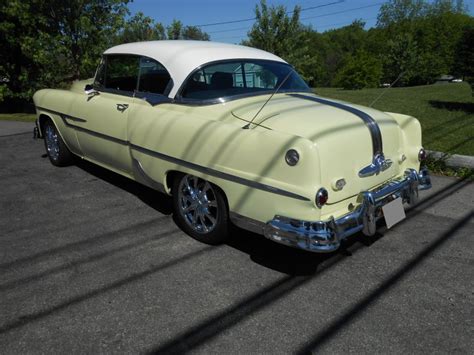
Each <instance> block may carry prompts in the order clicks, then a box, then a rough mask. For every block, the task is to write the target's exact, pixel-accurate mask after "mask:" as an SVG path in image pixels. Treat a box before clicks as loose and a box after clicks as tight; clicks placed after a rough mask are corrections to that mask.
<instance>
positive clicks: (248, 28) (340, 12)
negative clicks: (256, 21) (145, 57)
mask: <svg viewBox="0 0 474 355" xmlns="http://www.w3.org/2000/svg"><path fill="white" fill-rule="evenodd" d="M383 4H384V2H379V3H376V4H372V5H366V6H360V7H354V8H352V9H347V10H341V11H336V12H330V13H326V14H321V15H316V16H309V17H304V18H301V19H300V21H304V20H309V19H314V18H321V17H326V16H333V15H339V14H342V13H347V12H352V11H357V10H363V9H367V8H371V7H376V6H380V5H383ZM306 9H309V8H306ZM290 12H293V11H290ZM334 25H335V24H334ZM330 26H331V25H330ZM316 27H318V26H316ZM324 27H326V26H324ZM250 28H251V27H249V26H246V27H238V28H231V29H227V30H218V31H210V32H207V33H209V34H212V33H224V32H234V31H241V30H250ZM226 38H237V36H233V37H226Z"/></svg>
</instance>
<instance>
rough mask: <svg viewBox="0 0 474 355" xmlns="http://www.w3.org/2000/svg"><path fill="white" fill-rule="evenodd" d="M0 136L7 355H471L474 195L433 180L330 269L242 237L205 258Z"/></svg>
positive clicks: (111, 193)
mask: <svg viewBox="0 0 474 355" xmlns="http://www.w3.org/2000/svg"><path fill="white" fill-rule="evenodd" d="M2 127H3V126H2V124H1V123H0V167H1V168H0V178H1V184H2V187H1V190H0V352H1V353H4V354H13V353H47V354H52V353H109V352H116V353H117V352H118V353H123V352H127V353H138V352H145V353H146V352H156V353H173V352H178V353H182V352H186V351H189V352H193V353H293V352H299V353H308V352H311V351H318V352H322V353H348V352H352V353H367V352H370V353H432V352H436V353H466V354H467V353H471V354H472V353H473V352H474V238H473V236H474V218H473V206H474V201H473V199H474V185H473V184H472V183H469V182H467V181H462V180H457V179H451V178H445V177H434V178H433V184H434V188H433V189H432V190H430V191H427V192H424V193H423V194H422V198H423V199H422V200H421V202H420V204H419V205H418V207H416V208H412V209H410V210H409V211H408V212H407V216H408V218H407V220H405V221H404V222H402V223H401V224H399V225H397V226H395V227H393V228H392V229H391V230H389V231H386V230H381V231H380V233H379V234H377V235H376V236H375V237H373V238H367V237H363V236H362V235H357V236H355V237H354V238H351V239H350V240H349V241H348V242H347V244H346V245H345V247H344V248H343V249H342V250H341V251H340V252H337V253H334V254H330V255H319V254H310V253H305V252H301V251H298V250H294V249H290V248H287V247H284V246H280V245H277V244H274V243H272V242H270V241H267V240H265V239H264V238H263V237H260V236H258V235H255V234H252V233H248V232H245V231H242V230H237V229H236V230H235V231H234V233H233V234H234V235H233V237H232V239H231V241H230V242H229V243H228V244H224V245H222V246H219V247H210V246H207V245H203V244H200V243H198V242H196V241H194V240H193V239H191V238H190V237H188V236H186V235H185V234H184V233H183V232H181V231H180V230H179V229H178V228H177V227H176V225H175V223H174V221H173V219H172V215H171V209H170V201H169V199H168V198H167V197H166V196H164V195H162V194H159V193H157V192H154V191H152V190H150V189H148V188H145V187H142V186H140V185H138V184H136V183H133V182H131V181H128V180H127V179H125V178H122V177H120V176H118V175H115V174H113V173H109V172H107V171H106V170H103V169H101V168H99V167H96V166H94V165H92V164H88V163H85V162H79V163H78V164H77V165H75V166H71V167H67V168H56V167H53V166H52V165H51V164H50V163H49V161H48V159H47V158H45V157H44V156H43V155H44V148H43V141H42V140H37V141H35V140H32V134H31V131H30V129H29V128H28V127H26V126H25V127H26V128H24V129H23V130H22V129H18V130H16V131H15V130H13V131H12V130H9V131H8V132H7V131H6V130H4V129H3V128H2ZM10 128H11V127H10Z"/></svg>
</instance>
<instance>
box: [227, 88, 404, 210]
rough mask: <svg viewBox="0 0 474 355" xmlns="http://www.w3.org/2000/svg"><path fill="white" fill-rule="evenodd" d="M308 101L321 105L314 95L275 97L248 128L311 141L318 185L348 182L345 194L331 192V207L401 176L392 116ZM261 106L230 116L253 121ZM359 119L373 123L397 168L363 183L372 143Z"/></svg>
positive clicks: (398, 136)
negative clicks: (316, 155)
mask: <svg viewBox="0 0 474 355" xmlns="http://www.w3.org/2000/svg"><path fill="white" fill-rule="evenodd" d="M312 98H316V99H322V98H321V97H320V96H316V95H312V94H304V95H290V94H279V95H275V97H273V98H272V99H271V100H270V101H269V102H268V103H267V105H266V106H265V108H264V109H263V110H262V111H261V112H260V113H259V115H258V116H257V118H256V119H255V120H254V123H255V124H256V125H258V126H254V125H252V126H251V127H250V128H255V127H260V129H265V128H266V129H272V130H277V131H281V132H286V133H288V134H293V135H297V136H300V137H304V138H306V139H308V140H310V141H312V142H313V143H314V144H315V145H316V147H317V148H318V152H319V155H320V157H319V158H320V161H321V166H320V167H315V169H319V173H320V178H321V182H322V183H323V184H324V185H325V186H326V187H327V188H328V189H329V188H330V186H329V185H331V186H334V184H335V181H337V180H339V179H345V181H346V186H345V187H344V188H343V190H341V191H333V194H332V196H333V198H332V199H331V200H332V201H330V202H331V203H336V202H338V201H340V200H342V199H345V198H348V197H351V196H354V195H356V194H358V193H359V192H361V191H363V190H367V189H370V188H373V187H374V186H376V185H378V184H380V183H382V182H384V181H385V180H387V179H389V178H391V177H393V176H396V175H398V174H399V173H400V172H399V166H398V160H399V156H400V146H401V141H400V139H401V130H400V127H399V126H398V124H397V122H396V121H395V120H394V119H393V117H392V116H390V115H388V114H386V113H384V112H381V111H378V110H375V109H372V108H368V107H363V106H359V105H354V104H350V103H347V102H342V101H337V100H329V99H324V100H322V102H324V101H328V102H327V103H322V102H317V101H314V100H312ZM264 102H265V99H262V100H261V101H259V102H256V101H254V102H251V103H248V104H247V105H242V106H241V107H237V108H235V109H234V110H233V111H232V113H233V115H234V116H236V117H238V118H239V119H241V120H244V121H247V122H248V121H251V120H252V118H253V117H254V116H255V114H256V113H257V112H258V110H259V109H260V108H261V107H262V105H263V103H264ZM335 106H338V107H335ZM354 112H356V113H357V112H358V113H359V115H358V114H356V113H354ZM362 114H364V115H366V116H369V117H370V118H371V119H372V120H373V121H374V122H375V123H376V126H377V127H378V129H379V130H380V133H381V137H382V148H383V149H382V151H383V154H384V156H385V158H386V159H390V160H391V161H392V162H395V164H392V165H391V166H390V168H388V169H387V170H385V171H383V172H380V173H378V174H377V175H373V176H368V177H367V176H366V177H361V176H360V175H359V172H360V170H361V169H363V168H364V167H366V166H368V165H370V164H371V163H372V162H373V158H374V145H373V140H374V137H373V134H371V130H370V129H369V127H368V125H367V123H366V122H365V121H364V120H363V119H362V118H361V115H362ZM302 159H304V157H302Z"/></svg>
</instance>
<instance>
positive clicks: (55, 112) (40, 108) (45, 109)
mask: <svg viewBox="0 0 474 355" xmlns="http://www.w3.org/2000/svg"><path fill="white" fill-rule="evenodd" d="M36 108H37V109H38V110H41V111H46V112H49V113H52V114H54V115H58V116H61V118H62V119H63V121H64V119H65V118H67V119H69V120H72V121H76V122H87V120H85V119H83V118H79V117H74V116H69V115H66V114H64V113H62V112H58V111H54V110H50V109H48V108H44V107H40V106H36ZM65 123H66V124H68V123H67V122H65Z"/></svg>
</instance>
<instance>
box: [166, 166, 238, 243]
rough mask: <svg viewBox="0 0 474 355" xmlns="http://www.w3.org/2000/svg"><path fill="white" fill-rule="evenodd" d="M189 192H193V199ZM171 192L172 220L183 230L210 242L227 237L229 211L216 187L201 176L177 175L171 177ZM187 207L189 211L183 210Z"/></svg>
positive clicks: (217, 241)
mask: <svg viewBox="0 0 474 355" xmlns="http://www.w3.org/2000/svg"><path fill="white" fill-rule="evenodd" d="M193 181H194V183H193ZM187 183H188V185H187ZM191 185H193V186H192V188H191V189H190V188H189V186H191ZM191 191H194V192H195V191H197V193H194V197H195V199H194V200H193V193H192V192H191ZM171 193H172V195H173V197H172V202H173V210H174V217H175V221H176V223H177V224H178V225H179V227H180V228H181V229H182V230H183V231H184V232H185V233H187V234H188V235H190V236H191V237H192V238H194V239H196V240H198V241H200V242H202V243H206V244H212V245H217V244H221V243H223V242H224V241H225V240H226V239H227V238H228V236H229V212H228V209H227V203H226V200H225V197H224V194H223V192H222V191H221V190H220V189H219V188H218V187H217V186H215V185H213V184H211V183H210V182H208V181H206V180H204V179H201V178H197V177H195V176H192V175H184V174H181V175H178V176H176V177H175V179H174V180H173V185H172V188H171ZM198 200H199V201H201V202H199V201H198ZM194 204H195V207H194V209H193V207H192V206H194ZM187 208H189V209H190V210H189V211H186V209H187ZM193 219H195V220H196V223H193ZM212 219H214V220H215V222H213V221H212ZM206 229H207V230H206Z"/></svg>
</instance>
